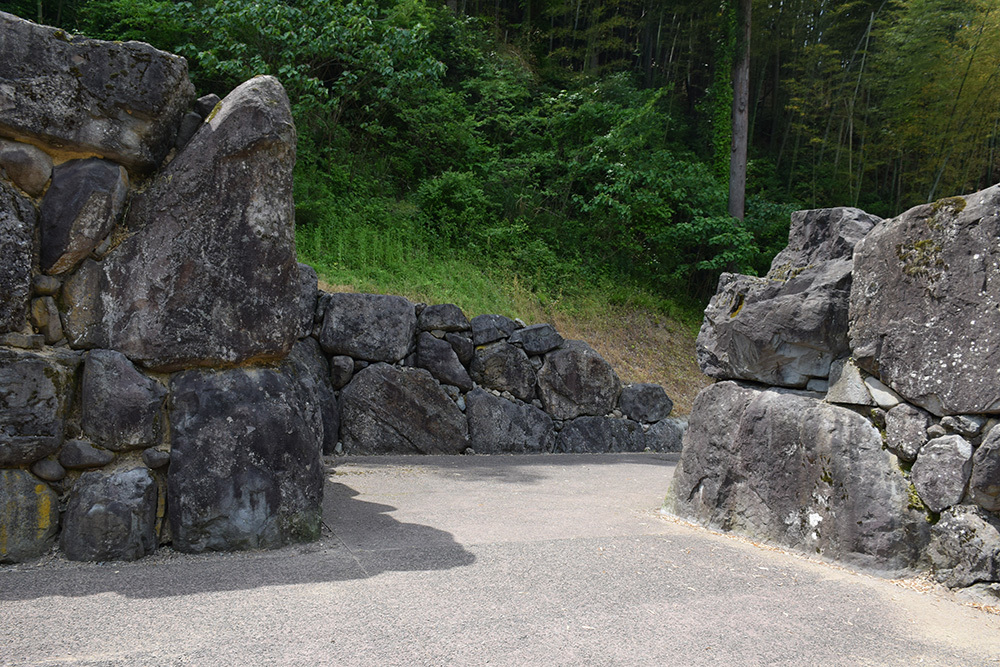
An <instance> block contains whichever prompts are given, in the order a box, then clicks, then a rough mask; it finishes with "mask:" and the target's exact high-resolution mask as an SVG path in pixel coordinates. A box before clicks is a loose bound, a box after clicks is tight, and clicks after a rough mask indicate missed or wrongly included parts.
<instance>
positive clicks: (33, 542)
mask: <svg viewBox="0 0 1000 667" xmlns="http://www.w3.org/2000/svg"><path fill="white" fill-rule="evenodd" d="M58 530H59V496H57V495H56V493H55V491H53V490H52V489H51V488H49V486H48V485H47V484H45V483H44V482H43V481H41V480H40V479H38V478H37V477H35V476H34V475H32V474H30V473H28V472H25V471H24V470H0V563H20V562H23V561H26V560H30V559H32V558H38V557H39V556H41V555H42V554H43V553H45V552H46V551H47V550H48V548H49V547H50V546H52V543H53V542H54V541H55V536H56V532H57V531H58Z"/></svg>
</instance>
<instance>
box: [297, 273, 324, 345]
mask: <svg viewBox="0 0 1000 667" xmlns="http://www.w3.org/2000/svg"><path fill="white" fill-rule="evenodd" d="M299 286H300V289H301V292H299V299H300V304H299V333H298V337H299V338H305V337H306V336H308V335H309V334H310V333H312V328H313V315H314V314H315V313H316V301H317V299H318V298H319V276H318V275H316V269H314V268H313V267H311V266H309V265H308V264H303V263H302V262H299Z"/></svg>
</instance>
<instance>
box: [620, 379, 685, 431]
mask: <svg viewBox="0 0 1000 667" xmlns="http://www.w3.org/2000/svg"><path fill="white" fill-rule="evenodd" d="M618 407H620V408H621V411H622V413H624V415H625V416H626V417H628V418H629V419H632V420H634V421H637V422H642V423H644V424H651V423H653V422H658V421H660V420H662V419H666V418H667V417H669V416H670V412H671V411H672V410H673V409H674V402H673V401H671V400H670V397H668V396H667V392H666V391H664V389H663V387H661V386H660V385H658V384H651V383H648V382H642V383H637V384H630V385H626V386H625V387H623V388H622V393H621V396H620V397H619V398H618Z"/></svg>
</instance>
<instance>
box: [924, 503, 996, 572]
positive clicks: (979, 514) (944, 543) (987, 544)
mask: <svg viewBox="0 0 1000 667" xmlns="http://www.w3.org/2000/svg"><path fill="white" fill-rule="evenodd" d="M931 533H932V536H933V537H932V540H931V544H930V547H929V548H928V549H927V554H928V557H929V559H930V562H931V567H932V568H933V571H934V576H935V578H937V580H938V581H940V582H941V583H943V584H945V585H946V586H951V587H952V588H959V587H964V586H971V585H972V584H975V583H978V582H981V581H998V580H1000V520H998V519H997V518H996V517H994V516H990V515H989V514H987V513H986V512H984V511H983V510H982V509H980V508H978V507H974V506H971V505H960V506H958V507H953V508H951V509H949V510H948V511H946V512H944V513H943V514H941V519H940V520H939V521H938V522H937V523H936V524H935V525H934V527H933V528H932V529H931Z"/></svg>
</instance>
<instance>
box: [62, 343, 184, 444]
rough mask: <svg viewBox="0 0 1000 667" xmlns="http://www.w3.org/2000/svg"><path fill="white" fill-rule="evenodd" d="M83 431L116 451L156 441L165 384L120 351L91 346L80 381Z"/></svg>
mask: <svg viewBox="0 0 1000 667" xmlns="http://www.w3.org/2000/svg"><path fill="white" fill-rule="evenodd" d="M81 389H82V391H81V398H82V401H81V402H82V417H81V423H82V426H83V431H84V433H86V434H87V435H88V436H89V437H91V438H93V440H94V442H95V443H97V444H99V445H101V446H102V447H105V448H106V449H110V450H113V451H116V452H120V451H126V450H129V449H142V448H145V447H150V446H152V445H155V444H157V443H158V442H159V439H160V429H161V419H162V417H161V412H162V409H163V401H164V399H165V398H166V396H167V390H166V388H165V387H163V386H162V385H160V384H159V383H157V382H156V381H154V380H152V379H150V378H147V377H146V376H144V375H143V374H141V373H140V372H139V371H138V370H136V368H135V366H133V365H132V362H130V361H129V360H128V358H127V357H126V356H125V355H124V354H122V353H121V352H114V351H112V350H91V351H90V352H89V353H87V359H86V362H85V363H84V366H83V377H82V381H81Z"/></svg>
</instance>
